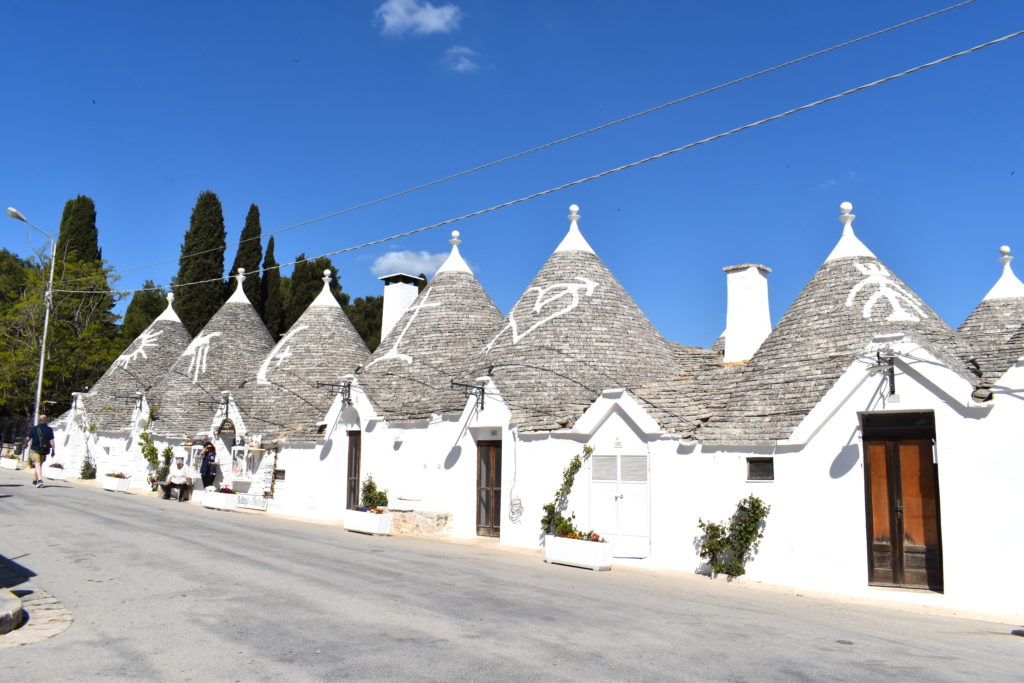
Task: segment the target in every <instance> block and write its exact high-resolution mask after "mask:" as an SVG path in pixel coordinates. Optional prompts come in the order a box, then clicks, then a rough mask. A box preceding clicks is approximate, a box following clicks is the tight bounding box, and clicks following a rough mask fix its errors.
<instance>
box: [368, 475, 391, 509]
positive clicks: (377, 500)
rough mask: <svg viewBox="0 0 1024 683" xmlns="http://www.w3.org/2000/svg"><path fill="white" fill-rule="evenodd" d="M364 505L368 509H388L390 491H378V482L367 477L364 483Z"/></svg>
mask: <svg viewBox="0 0 1024 683" xmlns="http://www.w3.org/2000/svg"><path fill="white" fill-rule="evenodd" d="M363 505H364V506H366V507H367V508H371V509H372V508H377V507H381V508H386V507H387V506H388V490H387V489H384V490H383V491H378V490H377V482H375V481H374V480H373V477H371V476H369V475H367V477H366V481H364V482H363Z"/></svg>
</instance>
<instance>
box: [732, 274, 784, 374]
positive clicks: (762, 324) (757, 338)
mask: <svg viewBox="0 0 1024 683" xmlns="http://www.w3.org/2000/svg"><path fill="white" fill-rule="evenodd" d="M722 270H724V271H725V273H726V276H725V277H726V286H727V287H728V302H727V304H726V305H727V309H726V314H725V333H724V336H725V355H724V357H723V358H722V360H723V361H724V362H726V363H742V362H745V361H748V360H750V358H751V357H752V356H753V355H754V353H755V352H756V351H757V349H758V348H759V347H760V346H761V342H763V341H764V340H765V338H766V337H767V336H768V335H769V334H771V331H772V319H771V316H770V315H769V312H768V278H767V277H765V276H766V275H768V273H770V272H772V270H771V268H768V267H767V266H761V265H757V264H754V263H744V264H743V265H739V266H729V267H728V268H723V269H722Z"/></svg>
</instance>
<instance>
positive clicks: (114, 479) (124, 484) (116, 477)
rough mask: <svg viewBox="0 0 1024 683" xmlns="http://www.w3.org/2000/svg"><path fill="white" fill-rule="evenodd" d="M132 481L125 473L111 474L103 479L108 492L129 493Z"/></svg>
mask: <svg viewBox="0 0 1024 683" xmlns="http://www.w3.org/2000/svg"><path fill="white" fill-rule="evenodd" d="M130 483H131V479H129V478H128V475H127V474H125V473H124V472H111V473H110V474H108V475H107V476H105V477H103V488H104V489H106V490H107V491H115V492H116V491H122V492H124V493H128V484H130Z"/></svg>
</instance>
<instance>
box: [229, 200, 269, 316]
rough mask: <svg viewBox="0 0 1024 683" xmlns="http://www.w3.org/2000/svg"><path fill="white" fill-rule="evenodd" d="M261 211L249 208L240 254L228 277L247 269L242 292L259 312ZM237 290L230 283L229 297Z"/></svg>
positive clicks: (241, 239)
mask: <svg viewBox="0 0 1024 683" xmlns="http://www.w3.org/2000/svg"><path fill="white" fill-rule="evenodd" d="M260 230H261V229H260V209H259V207H258V206H256V205H255V204H251V205H250V206H249V213H248V215H246V217H245V227H244V228H242V236H241V238H240V239H239V245H238V253H236V254H235V262H234V263H232V264H231V270H230V271H228V276H229V277H230V276H233V275H234V274H235V273H237V272H238V269H239V268H245V282H243V283H242V291H244V292H245V296H246V297H248V298H249V302H250V303H251V304H252V305H253V307H254V308H255V309H256V310H257V311H258V310H260V294H261V289H260V279H261V278H260V273H259V270H260V259H261V258H263V248H262V247H261V246H260ZM234 289H235V286H234V283H231V282H230V281H229V283H228V288H227V294H226V296H225V300H227V297H228V296H230V295H231V292H233V291H234Z"/></svg>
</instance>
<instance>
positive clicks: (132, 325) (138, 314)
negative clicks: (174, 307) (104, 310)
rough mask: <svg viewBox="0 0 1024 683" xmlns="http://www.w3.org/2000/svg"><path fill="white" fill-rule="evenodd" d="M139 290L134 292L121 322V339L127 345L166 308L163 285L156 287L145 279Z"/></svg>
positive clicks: (165, 295) (165, 294)
mask: <svg viewBox="0 0 1024 683" xmlns="http://www.w3.org/2000/svg"><path fill="white" fill-rule="evenodd" d="M142 287H143V289H142V290H141V291H138V292H135V294H134V295H133V296H132V300H131V301H130V302H129V303H128V308H127V310H125V312H124V321H123V322H122V323H121V341H122V343H123V345H125V346H127V345H128V344H131V343H132V342H133V341H135V338H136V337H138V336H139V335H140V334H142V331H143V330H145V329H146V328H147V327H149V325H150V323H152V322H153V321H154V320H156V319H157V316H159V315H160V314H161V313H163V312H164V309H165V308H167V293H166V292H165V291H164V289H163V287H156V286H155V285H154V284H153V281H152V280H146V283H145V284H144V285H142Z"/></svg>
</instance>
